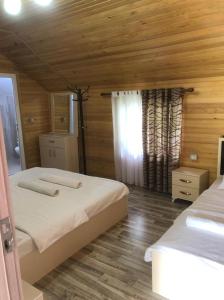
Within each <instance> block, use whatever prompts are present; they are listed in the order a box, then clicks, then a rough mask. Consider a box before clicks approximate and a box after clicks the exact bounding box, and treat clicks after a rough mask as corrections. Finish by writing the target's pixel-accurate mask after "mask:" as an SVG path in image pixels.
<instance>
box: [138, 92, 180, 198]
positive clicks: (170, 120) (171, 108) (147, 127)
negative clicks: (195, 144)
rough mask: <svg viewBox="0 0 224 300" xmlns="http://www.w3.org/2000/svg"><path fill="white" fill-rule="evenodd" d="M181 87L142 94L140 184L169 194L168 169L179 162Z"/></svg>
mask: <svg viewBox="0 0 224 300" xmlns="http://www.w3.org/2000/svg"><path fill="white" fill-rule="evenodd" d="M183 95H184V90H183V89H182V88H175V89H154V90H144V91H142V101H143V104H142V113H143V118H142V130H143V170H144V185H145V187H146V188H148V189H149V190H152V191H157V192H165V193H166V192H171V187H172V170H173V169H175V168H177V167H178V166H179V163H180V153H181V131H182V130H181V129H182V128H181V127H182V109H183Z"/></svg>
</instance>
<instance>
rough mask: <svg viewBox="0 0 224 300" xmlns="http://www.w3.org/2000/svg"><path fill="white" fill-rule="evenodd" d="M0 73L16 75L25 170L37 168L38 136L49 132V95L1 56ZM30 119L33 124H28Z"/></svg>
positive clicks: (38, 163)
mask: <svg viewBox="0 0 224 300" xmlns="http://www.w3.org/2000/svg"><path fill="white" fill-rule="evenodd" d="M0 73H9V74H16V77H17V86H18V95H19V103H20V111H21V121H22V128H23V140H24V149H25V158H26V165H27V168H31V167H34V166H39V165H40V153H39V141H38V136H39V135H40V134H41V133H45V132H49V130H50V117H49V116H50V110H49V94H48V93H47V92H46V91H45V90H44V89H43V88H42V87H41V86H40V85H39V84H38V83H37V82H36V81H34V80H32V79H30V78H28V77H27V76H26V75H25V74H24V73H22V72H19V71H18V69H17V67H16V66H15V65H14V64H13V63H11V62H10V61H9V60H8V59H7V58H6V57H4V56H2V55H0ZM31 118H32V119H33V122H30V120H31Z"/></svg>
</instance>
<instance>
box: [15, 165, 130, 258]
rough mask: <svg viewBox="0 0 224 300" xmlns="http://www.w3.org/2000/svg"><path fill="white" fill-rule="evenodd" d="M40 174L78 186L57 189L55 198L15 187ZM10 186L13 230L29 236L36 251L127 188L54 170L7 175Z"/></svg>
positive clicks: (94, 213)
mask: <svg viewBox="0 0 224 300" xmlns="http://www.w3.org/2000/svg"><path fill="white" fill-rule="evenodd" d="M42 174H53V175H60V176H69V177H74V178H75V179H77V180H80V181H81V182H82V186H81V187H80V188H79V189H72V188H69V187H64V186H57V188H59V190H60V192H59V195H58V196H56V197H49V196H46V195H42V194H39V193H36V192H33V191H30V190H26V189H22V188H20V187H18V186H17V184H18V182H19V181H21V180H35V179H38V178H39V177H40V176H41V175H42ZM10 184H11V191H12V200H13V208H14V214H15V223H16V228H17V229H19V230H21V231H23V232H25V233H27V234H29V235H30V236H31V237H32V239H33V241H34V243H35V244H36V246H37V248H38V249H39V251H40V252H43V251H44V250H46V249H47V248H48V247H49V246H51V245H52V244H53V243H54V242H56V241H57V240H59V239H60V238H61V237H62V236H64V235H65V234H66V233H68V232H70V231H72V230H73V229H75V228H76V227H78V226H80V225H81V224H83V223H84V222H87V221H88V220H89V219H90V218H91V217H93V216H95V215H96V214H98V213H100V212H101V211H102V210H104V209H105V208H106V207H108V206H109V205H110V204H112V203H114V202H116V201H118V200H120V199H121V198H122V197H124V196H125V195H127V194H128V188H127V187H126V186H125V185H124V184H122V183H120V182H117V181H113V180H109V179H103V178H98V177H91V176H86V175H81V174H77V173H72V172H68V171H62V170H58V169H46V168H33V169H29V170H25V171H22V172H19V173H17V174H16V175H13V176H11V177H10ZM44 184H46V185H54V184H53V183H47V182H46V183H44Z"/></svg>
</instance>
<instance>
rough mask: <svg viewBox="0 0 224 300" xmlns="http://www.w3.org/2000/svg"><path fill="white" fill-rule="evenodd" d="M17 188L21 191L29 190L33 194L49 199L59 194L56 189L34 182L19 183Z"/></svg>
mask: <svg viewBox="0 0 224 300" xmlns="http://www.w3.org/2000/svg"><path fill="white" fill-rule="evenodd" d="M18 186H19V187H21V188H23V189H27V190H31V191H33V192H37V193H39V194H44V195H47V196H51V197H55V196H57V195H58V194H59V190H58V189H56V188H54V187H48V186H45V185H44V184H41V182H36V181H20V182H19V183H18Z"/></svg>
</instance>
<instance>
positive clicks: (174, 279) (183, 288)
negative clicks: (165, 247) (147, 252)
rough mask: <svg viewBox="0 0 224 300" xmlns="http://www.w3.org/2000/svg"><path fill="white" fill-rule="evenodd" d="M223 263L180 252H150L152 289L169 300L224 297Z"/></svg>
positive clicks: (206, 299) (204, 299)
mask: <svg viewBox="0 0 224 300" xmlns="http://www.w3.org/2000/svg"><path fill="white" fill-rule="evenodd" d="M223 278H224V266H222V265H220V264H218V263H215V262H212V261H209V260H206V259H202V258H199V257H197V256H194V255H191V254H187V253H184V252H179V251H170V252H163V251H159V250H154V251H153V253H152V287H153V292H154V293H156V294H159V295H160V296H163V297H165V298H166V299H169V300H180V299H181V300H201V299H203V300H211V299H216V300H222V299H224V286H223Z"/></svg>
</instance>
